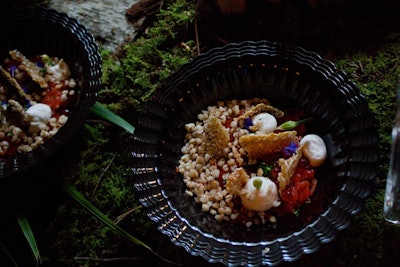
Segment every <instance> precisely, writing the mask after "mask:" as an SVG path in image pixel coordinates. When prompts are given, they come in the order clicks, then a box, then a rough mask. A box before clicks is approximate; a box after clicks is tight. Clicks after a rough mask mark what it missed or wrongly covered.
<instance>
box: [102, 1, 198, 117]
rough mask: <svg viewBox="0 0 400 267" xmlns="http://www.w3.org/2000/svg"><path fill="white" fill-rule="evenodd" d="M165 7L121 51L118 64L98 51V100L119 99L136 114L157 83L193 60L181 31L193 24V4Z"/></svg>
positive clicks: (190, 44)
mask: <svg viewBox="0 0 400 267" xmlns="http://www.w3.org/2000/svg"><path fill="white" fill-rule="evenodd" d="M165 4H166V8H165V9H162V10H160V12H159V14H158V15H157V20H156V21H155V22H154V25H153V26H152V27H150V28H149V29H148V31H147V32H146V33H145V34H144V35H143V36H141V37H139V38H137V39H136V40H135V41H133V42H132V43H129V44H127V45H126V46H125V47H124V49H123V57H122V58H121V59H120V60H116V59H115V58H114V56H113V55H112V54H111V53H110V52H107V51H104V50H103V51H102V56H103V60H104V74H103V83H104V88H103V89H102V90H100V92H99V97H100V99H102V98H105V99H107V100H108V101H110V100H111V102H112V101H120V99H123V101H122V103H124V106H125V107H127V106H128V107H133V108H134V109H135V110H140V109H141V107H142V104H143V103H144V102H146V101H147V100H148V99H149V97H150V95H151V94H152V93H153V92H154V90H155V89H156V88H157V87H158V86H159V85H160V83H162V82H163V81H164V80H165V79H166V78H167V77H168V76H169V75H170V74H171V73H172V72H174V71H176V70H177V69H178V68H179V67H180V66H181V65H182V64H184V63H186V62H187V61H188V60H189V59H190V58H192V57H193V56H194V52H195V45H194V42H193V41H192V40H190V39H186V38H185V29H186V27H187V26H188V24H190V23H192V22H193V20H194V16H195V12H194V2H193V1H184V0H178V1H176V2H175V3H173V4H167V3H165ZM177 40H179V41H177Z"/></svg>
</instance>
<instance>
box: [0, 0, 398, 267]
mask: <svg viewBox="0 0 400 267" xmlns="http://www.w3.org/2000/svg"><path fill="white" fill-rule="evenodd" d="M322 2H323V1H322ZM333 2H334V1H333ZM341 2H345V3H344V4H331V5H329V6H325V5H321V6H318V7H316V8H311V7H310V6H308V5H307V4H306V2H305V1H304V3H299V1H282V2H281V3H280V4H271V3H269V2H268V1H254V2H251V4H248V13H245V14H236V15H225V16H222V15H221V14H219V13H218V10H217V7H216V6H215V5H214V2H212V1H198V2H194V1H184V0H178V1H176V2H175V1H164V4H163V6H162V10H161V11H160V12H158V13H157V14H154V15H153V17H152V18H151V23H149V25H148V28H147V29H146V30H145V31H143V33H142V34H140V35H139V36H138V37H137V38H136V40H135V41H133V42H132V43H128V44H126V46H124V47H123V48H122V49H121V51H119V52H118V53H114V51H107V50H106V49H101V53H102V56H103V60H104V62H103V71H104V74H103V87H102V89H101V90H100V92H99V102H101V103H103V104H105V105H106V106H107V107H108V108H109V109H110V110H112V111H114V112H115V113H117V114H119V115H120V116H122V117H123V118H125V119H126V120H127V121H129V122H131V123H132V124H133V125H134V124H135V122H136V121H135V120H136V118H137V114H138V113H139V112H140V111H141V109H142V107H143V104H144V103H145V102H146V101H147V100H148V99H149V97H150V96H151V93H152V92H153V91H154V90H155V89H156V88H157V86H158V85H159V84H160V83H161V82H162V81H163V80H165V79H166V78H167V77H168V75H170V74H171V73H172V72H174V71H175V70H176V69H177V68H179V66H181V65H182V64H184V63H185V62H187V61H189V60H190V59H192V58H193V57H195V56H196V55H197V54H198V53H203V52H205V51H207V50H209V49H211V48H213V47H216V46H222V45H224V44H226V43H231V42H240V41H244V40H260V39H268V40H272V41H279V42H285V43H289V44H292V45H299V46H302V47H303V48H305V49H307V50H312V51H315V52H317V53H319V54H320V55H321V56H322V57H323V58H326V59H328V60H330V61H332V62H333V63H335V64H336V65H337V67H338V68H339V69H341V70H343V71H344V72H346V73H347V74H348V76H349V78H350V79H351V80H352V81H354V83H355V84H356V85H357V86H358V87H359V89H360V90H361V92H362V93H363V94H364V95H365V97H366V99H367V101H368V103H369V106H370V108H371V110H372V112H373V113H374V115H375V116H376V119H377V121H378V122H379V129H378V132H379V151H377V153H379V160H378V164H379V166H378V175H377V177H376V179H375V188H374V190H373V191H372V193H371V195H370V196H369V197H368V199H367V201H366V203H365V207H364V209H363V210H362V211H361V212H360V213H359V214H358V215H357V216H356V217H355V218H354V220H353V223H352V224H351V225H350V226H349V227H348V228H347V229H345V230H343V231H342V232H340V233H339V235H338V236H337V238H336V240H334V241H333V242H331V243H329V244H325V245H323V246H321V248H320V249H319V250H318V251H317V252H315V253H313V254H310V255H305V256H303V257H302V258H301V259H300V260H299V261H297V262H295V263H286V264H284V266H400V263H396V262H395V261H394V260H395V256H396V253H398V248H399V247H400V228H398V227H395V226H392V225H390V224H388V223H386V222H385V221H384V219H383V216H382V207H383V194H384V186H385V180H386V174H387V168H388V162H389V151H390V132H391V128H392V126H393V119H394V116H395V92H396V88H397V84H398V83H399V81H400V68H399V62H400V60H399V58H400V19H398V18H397V10H399V9H398V7H399V4H397V3H396V1H381V2H378V1H375V3H369V2H367V3H364V2H363V1H347V2H346V1H341ZM249 14H252V15H249ZM131 141H132V136H131V135H130V134H129V133H127V132H125V131H124V130H122V129H121V128H119V127H116V126H115V125H112V124H110V123H107V122H105V121H103V120H101V119H100V118H98V117H96V116H94V115H93V114H92V115H91V116H89V118H88V119H87V121H86V123H85V125H84V127H82V129H80V130H79V132H78V133H77V134H76V135H75V136H74V138H73V140H71V143H70V144H68V145H67V146H65V147H64V148H63V149H62V150H61V151H60V152H59V153H58V154H56V155H55V156H54V157H52V158H51V159H49V160H48V161H47V162H46V163H45V164H42V165H40V166H38V167H37V168H35V169H34V170H32V172H31V174H28V175H25V176H24V177H19V178H18V179H19V180H18V182H15V180H14V181H2V185H1V186H0V196H1V203H0V205H1V208H2V216H1V217H0V220H1V221H2V222H3V224H2V225H3V226H2V228H1V230H0V238H1V242H2V244H4V245H5V246H6V247H7V248H8V251H9V252H10V253H11V254H12V255H13V256H14V257H15V258H16V260H17V262H18V264H19V266H35V263H34V260H33V257H32V256H31V253H30V250H29V247H28V245H27V244H26V241H24V238H23V236H22V233H21V232H20V230H19V229H18V225H17V224H16V221H15V217H16V216H17V215H18V214H25V216H27V218H28V219H29V220H30V222H31V224H32V228H33V231H34V233H35V235H36V237H37V242H38V246H39V249H40V251H41V256H42V264H41V265H40V266H144V265H145V264H146V265H147V264H150V265H153V266H174V264H171V263H167V262H165V261H163V260H161V259H159V258H157V257H155V256H154V255H153V254H152V253H150V252H149V251H148V250H146V249H145V248H143V247H141V246H138V245H135V244H133V243H132V242H129V241H127V240H125V239H124V238H122V237H120V236H118V235H115V233H114V232H112V230H111V229H109V228H108V227H106V226H104V225H103V224H102V223H101V222H99V221H98V220H97V219H96V218H93V217H92V216H91V215H90V214H89V213H88V212H87V211H86V210H84V209H83V208H82V207H81V206H79V205H78V204H77V203H76V202H74V201H73V200H72V199H71V198H70V197H69V196H68V195H67V194H66V193H65V192H64V191H63V189H62V184H63V183H65V182H66V183H68V184H71V185H73V186H74V187H76V188H77V190H79V191H80V192H82V194H83V195H84V196H85V197H86V198H87V199H88V200H89V201H91V202H92V203H93V204H94V205H95V206H96V207H98V208H99V209H100V210H101V211H103V212H104V213H105V214H107V215H108V216H109V217H110V218H112V219H113V220H115V221H118V224H119V225H120V226H121V227H123V228H124V229H126V230H127V231H128V232H130V233H132V234H133V235H134V236H136V237H137V238H139V239H140V240H142V241H144V242H145V243H146V244H148V245H150V246H151V247H152V248H153V249H154V250H155V251H157V252H158V253H159V254H161V255H162V256H163V257H165V258H167V259H169V260H171V261H173V262H176V263H178V264H181V265H182V266H207V262H206V261H205V260H204V259H202V258H198V257H192V256H190V255H188V254H187V253H186V252H185V251H184V249H183V248H179V247H175V246H174V245H172V243H171V242H170V241H169V240H168V238H167V237H165V236H164V235H162V234H161V233H159V232H158V230H157V229H156V226H155V225H153V224H152V223H151V222H150V221H149V220H148V219H147V217H146V216H145V211H144V209H143V208H142V207H140V205H139V203H138V202H137V199H136V197H135V190H134V188H133V181H132V175H131V173H130V168H129V166H130V159H129V146H130V144H131ZM33 174H36V176H37V174H39V175H40V177H33ZM0 256H1V259H5V261H4V262H5V265H1V266H13V265H12V264H11V263H10V262H9V261H7V259H6V258H7V257H5V255H3V254H0ZM396 264H397V265H396ZM214 266H219V265H218V264H214Z"/></svg>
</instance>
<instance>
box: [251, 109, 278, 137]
mask: <svg viewBox="0 0 400 267" xmlns="http://www.w3.org/2000/svg"><path fill="white" fill-rule="evenodd" d="M253 125H254V128H255V129H256V132H258V133H264V134H268V133H272V132H273V131H275V130H276V127H278V122H277V120H276V118H275V117H274V116H272V115H271V114H269V113H260V114H257V115H255V116H254V118H253Z"/></svg>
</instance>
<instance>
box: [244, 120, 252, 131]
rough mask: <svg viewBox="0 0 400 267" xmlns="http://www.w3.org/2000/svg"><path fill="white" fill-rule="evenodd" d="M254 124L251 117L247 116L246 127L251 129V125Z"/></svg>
mask: <svg viewBox="0 0 400 267" xmlns="http://www.w3.org/2000/svg"><path fill="white" fill-rule="evenodd" d="M251 126H253V121H252V120H251V118H245V119H244V128H246V129H247V130H249V131H250V127H251Z"/></svg>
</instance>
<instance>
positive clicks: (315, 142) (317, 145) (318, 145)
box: [300, 134, 328, 167]
mask: <svg viewBox="0 0 400 267" xmlns="http://www.w3.org/2000/svg"><path fill="white" fill-rule="evenodd" d="M300 145H303V154H304V156H305V157H306V158H308V160H309V161H310V165H311V166H313V167H318V166H320V165H322V163H324V162H325V160H326V157H327V155H328V153H327V150H326V145H325V142H324V140H323V139H322V138H321V137H320V136H318V135H316V134H307V135H305V136H303V138H302V139H301V140H300Z"/></svg>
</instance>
